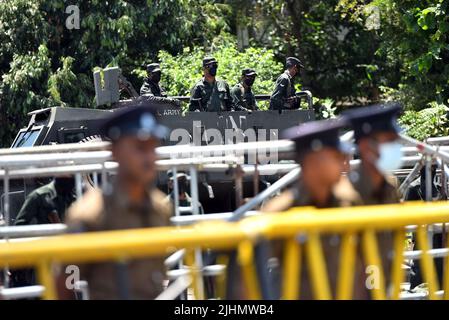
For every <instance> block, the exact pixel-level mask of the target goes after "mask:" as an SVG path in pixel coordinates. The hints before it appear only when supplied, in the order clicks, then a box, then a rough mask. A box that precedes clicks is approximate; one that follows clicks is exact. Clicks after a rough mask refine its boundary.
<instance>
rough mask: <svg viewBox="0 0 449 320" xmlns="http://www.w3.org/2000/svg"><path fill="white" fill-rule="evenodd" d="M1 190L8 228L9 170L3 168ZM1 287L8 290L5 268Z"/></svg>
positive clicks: (7, 276)
mask: <svg viewBox="0 0 449 320" xmlns="http://www.w3.org/2000/svg"><path fill="white" fill-rule="evenodd" d="M3 190H4V193H5V202H4V203H3V213H4V217H5V224H6V226H9V222H10V218H11V217H10V214H9V169H8V168H5V176H4V178H3ZM8 240H9V238H8V236H6V237H5V241H6V242H8ZM3 273H4V274H3V277H4V279H3V285H4V287H5V288H9V275H8V274H9V268H8V267H5V268H4V269H3Z"/></svg>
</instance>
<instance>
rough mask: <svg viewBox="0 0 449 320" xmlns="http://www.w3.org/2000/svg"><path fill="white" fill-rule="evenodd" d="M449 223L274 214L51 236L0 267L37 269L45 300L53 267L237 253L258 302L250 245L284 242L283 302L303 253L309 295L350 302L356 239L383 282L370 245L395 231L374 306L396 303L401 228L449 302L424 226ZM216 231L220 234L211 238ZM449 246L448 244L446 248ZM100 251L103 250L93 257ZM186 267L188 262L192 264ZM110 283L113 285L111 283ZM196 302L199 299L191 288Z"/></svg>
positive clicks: (20, 246)
mask: <svg viewBox="0 0 449 320" xmlns="http://www.w3.org/2000/svg"><path fill="white" fill-rule="evenodd" d="M447 221H449V203H447V202H436V203H408V204H396V205H383V206H365V207H351V208H335V209H313V208H309V207H306V208H293V209H292V210H289V211H287V212H285V213H273V214H265V215H258V216H254V217H249V218H245V219H243V220H241V221H239V222H205V223H200V224H196V225H194V226H188V227H163V228H151V229H136V230H127V231H108V232H95V233H86V234H76V235H63V236H56V237H53V238H52V239H41V240H36V241H32V242H23V243H5V244H1V245H0V266H1V267H4V266H10V267H18V268H20V267H35V268H36V269H37V271H38V279H39V284H40V285H42V286H44V287H45V291H44V298H46V299H56V298H57V293H56V287H55V281H54V278H53V275H52V265H53V264H55V263H58V264H59V263H62V264H69V263H70V264H72V263H75V262H80V263H94V262H100V261H119V260H120V261H121V260H123V258H124V257H126V259H128V260H130V259H133V258H141V257H150V256H163V255H166V254H167V252H168V251H167V250H174V248H178V249H181V248H184V249H185V250H186V254H187V255H191V253H192V252H193V251H194V250H198V249H199V248H201V249H211V250H224V249H228V250H233V249H234V250H236V251H237V256H238V259H237V262H238V264H239V265H240V268H241V271H242V278H243V284H244V286H245V288H246V292H247V298H250V299H261V298H264V296H263V294H262V292H261V285H260V281H259V280H260V279H259V278H258V272H257V271H256V270H257V264H258V263H260V262H259V261H257V260H255V246H256V245H257V244H258V243H259V241H260V240H261V239H267V240H274V239H280V240H283V241H284V249H285V258H284V260H283V264H282V266H283V274H284V276H283V281H282V298H283V299H296V298H298V296H299V286H300V283H299V282H300V280H301V277H300V276H299V274H300V273H299V270H300V268H302V267H303V261H301V259H300V256H301V252H302V251H303V250H305V254H306V260H307V264H308V270H309V272H310V273H309V275H308V278H309V279H310V282H311V288H312V291H313V294H314V298H316V299H332V298H336V299H350V298H351V297H352V293H353V292H352V288H353V284H354V281H355V279H354V268H355V263H356V262H355V261H356V259H355V257H356V250H357V246H356V242H355V239H356V238H357V237H360V241H361V247H362V248H363V253H364V255H363V259H364V262H365V263H366V265H370V266H377V267H378V268H379V270H380V272H379V276H380V278H381V279H384V277H385V274H384V273H383V271H382V263H381V256H380V254H379V246H378V242H377V238H376V233H378V232H385V231H389V232H393V233H394V244H393V252H394V255H393V263H392V266H393V267H392V270H391V285H392V291H391V294H389V293H388V292H387V289H386V287H385V285H384V282H383V281H379V286H378V287H377V288H373V289H372V290H370V294H371V297H372V298H373V299H386V298H392V299H399V298H400V285H401V282H402V281H403V270H402V268H401V267H402V262H403V259H404V257H405V256H407V257H410V254H409V253H407V252H404V250H405V249H404V239H405V229H404V228H405V226H407V225H417V226H418V229H417V236H418V241H419V244H420V247H421V252H420V254H419V255H417V254H414V255H413V257H414V258H417V257H420V258H421V260H422V266H423V275H424V279H425V281H426V283H427V284H428V288H429V298H430V299H438V298H439V296H440V295H441V290H442V295H443V298H444V299H448V298H449V259H448V258H446V259H445V262H444V279H443V286H442V288H439V287H438V280H437V278H436V273H435V266H434V262H433V257H434V256H439V257H440V256H444V257H447V253H448V250H447V248H446V250H443V251H441V250H440V251H437V252H435V251H431V250H430V249H429V243H428V239H427V235H426V234H427V229H426V226H427V225H429V224H434V223H444V222H447ZM217 230H219V232H217ZM323 234H324V235H325V234H338V235H340V236H341V239H342V241H341V245H340V260H339V266H337V268H338V281H337V288H336V292H335V295H334V294H332V292H331V289H330V285H329V280H328V276H329V275H328V274H327V272H326V263H325V259H324V257H323V253H322V245H321V240H320V235H323ZM448 245H449V243H448V244H447V245H446V247H448ZM98 247H101V248H102V250H98ZM190 261H194V260H193V259H190ZM189 270H191V274H192V276H193V278H194V279H195V278H198V277H201V276H202V274H201V272H200V271H201V269H200V268H198V266H197V265H195V263H194V262H193V263H192V264H191V265H190V269H189ZM111 280H112V279H111ZM193 290H194V292H195V296H196V297H197V298H198V297H203V296H204V295H203V294H202V293H200V292H199V290H200V288H198V287H197V286H196V284H195V281H194V282H193Z"/></svg>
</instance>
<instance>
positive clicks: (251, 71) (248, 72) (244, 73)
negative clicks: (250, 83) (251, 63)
mask: <svg viewBox="0 0 449 320" xmlns="http://www.w3.org/2000/svg"><path fill="white" fill-rule="evenodd" d="M242 76H247V77H249V76H257V73H256V71H255V70H254V69H250V68H246V69H243V70H242Z"/></svg>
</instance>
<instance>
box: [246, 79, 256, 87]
mask: <svg viewBox="0 0 449 320" xmlns="http://www.w3.org/2000/svg"><path fill="white" fill-rule="evenodd" d="M255 80H256V79H255V78H245V84H246V85H247V86H248V87H251V86H252V85H253V84H254V81H255Z"/></svg>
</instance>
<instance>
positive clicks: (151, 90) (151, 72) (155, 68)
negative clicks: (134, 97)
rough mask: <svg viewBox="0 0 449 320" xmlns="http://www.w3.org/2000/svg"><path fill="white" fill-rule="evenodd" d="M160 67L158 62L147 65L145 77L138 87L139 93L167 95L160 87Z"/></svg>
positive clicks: (157, 95) (158, 95)
mask: <svg viewBox="0 0 449 320" xmlns="http://www.w3.org/2000/svg"><path fill="white" fill-rule="evenodd" d="M161 74H162V73H161V67H160V65H159V64H158V63H150V64H149V65H147V78H145V81H144V83H143V85H142V87H141V88H140V95H141V96H142V95H144V94H147V95H153V96H155V97H167V95H166V94H165V90H164V88H162V87H161V85H160V84H159V82H160V81H161Z"/></svg>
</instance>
